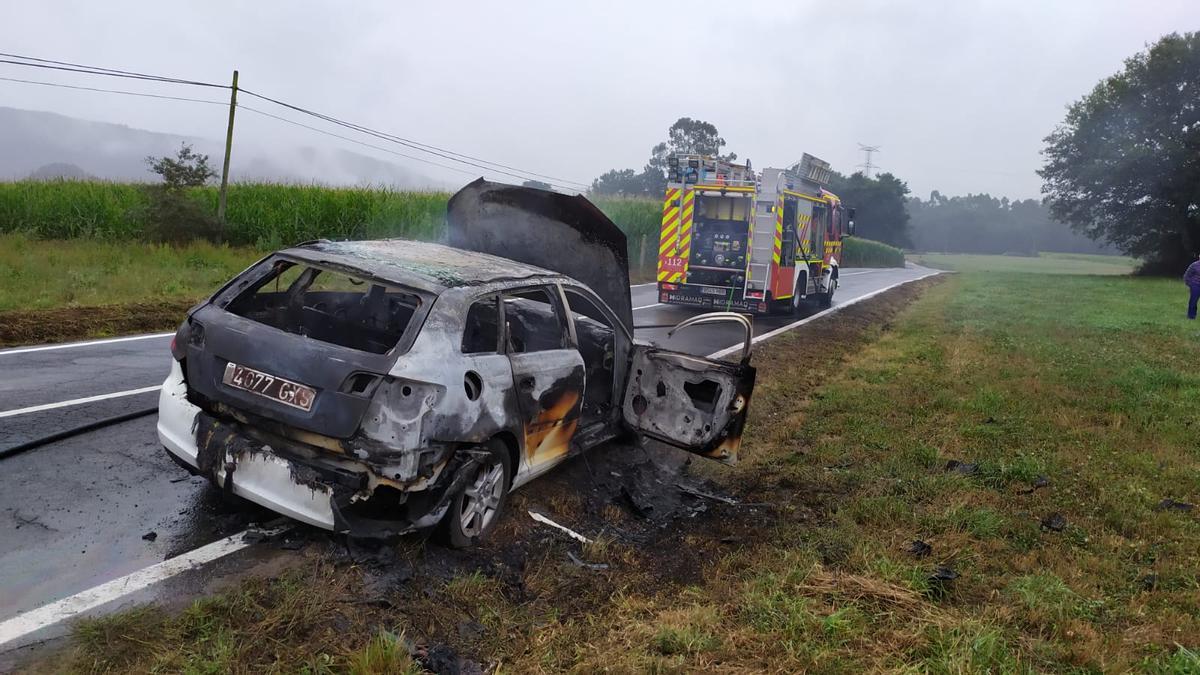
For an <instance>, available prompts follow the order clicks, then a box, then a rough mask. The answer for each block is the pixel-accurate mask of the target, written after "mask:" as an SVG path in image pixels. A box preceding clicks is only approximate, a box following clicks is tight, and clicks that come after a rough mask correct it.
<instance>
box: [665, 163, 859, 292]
mask: <svg viewBox="0 0 1200 675" xmlns="http://www.w3.org/2000/svg"><path fill="white" fill-rule="evenodd" d="M668 163H669V173H670V175H669V176H668V183H667V190H666V195H665V198H664V200H663V217H662V229H661V231H660V234H659V243H658V295H659V300H660V301H661V302H664V303H667V304H673V305H686V306H689V307H703V308H706V309H721V310H730V311H742V312H749V313H753V314H768V313H772V312H781V311H787V312H791V311H796V310H797V309H798V308H799V307H801V306H802V305H803V304H804V302H806V301H807V300H810V299H812V300H816V301H817V302H818V303H819V304H820V305H821V306H823V307H828V306H830V304H831V303H832V302H833V293H834V291H836V290H837V285H838V265H839V259H840V258H841V254H842V237H843V236H846V235H849V234H852V233H853V228H854V222H853V218H854V210H853V209H845V208H843V207H842V202H841V200H840V199H838V198H837V196H836V195H834V194H833V193H832V192H829V191H828V190H826V189H825V186H826V185H828V184H829V176H830V168H829V164H828V163H827V162H824V161H822V160H819V159H817V158H816V157H813V156H811V155H808V154H806V155H804V157H803V159H801V160H800V162H798V163H797V164H795V165H793V166H791V167H789V168H787V169H763V170H762V171H760V172H757V173H756V172H755V171H754V170H752V169H751V167H750V165H749V162H747V163H746V164H734V163H732V162H726V161H723V160H720V159H717V158H713V157H705V156H699V155H679V156H674V157H671V158H670V159H669V160H668Z"/></svg>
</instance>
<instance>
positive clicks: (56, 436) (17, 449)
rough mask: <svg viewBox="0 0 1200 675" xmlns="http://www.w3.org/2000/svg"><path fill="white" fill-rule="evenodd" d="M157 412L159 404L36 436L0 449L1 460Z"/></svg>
mask: <svg viewBox="0 0 1200 675" xmlns="http://www.w3.org/2000/svg"><path fill="white" fill-rule="evenodd" d="M155 412H158V404H155V405H153V406H150V407H149V408H141V409H139V410H132V411H130V412H127V413H121V414H120V415H113V416H112V417H104V418H102V419H98V420H96V421H94V422H88V423H87V424H81V425H79V426H77V427H71V428H70V429H64V430H62V431H56V432H54V433H52V434H48V435H46V436H42V437H40V438H35V439H33V440H29V441H25V442H24V443H19V444H17V445H14V446H12V447H11V448H4V449H3V450H0V460H2V459H8V458H9V457H13V456H15V455H19V454H21V453H22V452H26V451H28V450H33V449H34V448H38V447H41V446H43V445H46V444H48V443H54V442H55V441H61V440H63V439H65V438H70V437H72V436H78V435H79V434H83V433H87V432H89V431H93V430H95V429H101V428H103V427H107V426H109V425H112V424H120V423H121V422H128V421H129V420H133V419H137V418H139V417H145V416H146V415H150V414H152V413H155Z"/></svg>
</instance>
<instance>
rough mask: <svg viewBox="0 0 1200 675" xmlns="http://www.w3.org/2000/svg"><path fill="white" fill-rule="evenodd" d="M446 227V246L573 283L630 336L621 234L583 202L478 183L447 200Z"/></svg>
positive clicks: (626, 269) (630, 314)
mask: <svg viewBox="0 0 1200 675" xmlns="http://www.w3.org/2000/svg"><path fill="white" fill-rule="evenodd" d="M446 222H447V225H448V235H449V243H450V245H451V246H456V247H459V248H464V249H469V250H472V251H481V252H484V253H490V254H492V255H497V256H502V257H504V258H508V259H511V260H518V261H520V262H523V263H528V264H530V265H536V266H538V267H543V268H546V269H549V270H554V271H556V272H560V273H562V274H565V275H567V276H570V277H572V278H575V279H578V280H579V281H581V282H583V283H584V284H586V285H587V286H589V287H590V288H591V289H592V290H593V291H595V292H596V294H597V295H599V296H600V297H601V298H602V299H603V300H604V302H605V303H606V304H607V305H608V306H609V307H610V308H611V309H612V310H613V311H614V312H616V314H617V317H618V318H619V319H620V320H621V322H622V323H624V324H625V327H626V328H627V329H629V330H632V327H633V305H632V301H631V299H630V296H629V252H628V248H627V245H626V241H625V233H624V232H622V231H621V229H620V228H618V227H617V226H616V225H615V224H613V222H612V221H611V220H609V219H608V217H607V216H605V215H604V214H603V213H602V212H601V211H600V209H598V208H596V206H595V205H594V204H592V203H591V202H589V201H588V200H587V199H585V198H584V197H582V196H570V195H564V194H559V193H557V192H550V191H548V190H538V189H535V188H526V187H517V186H514V185H503V184H500V183H491V182H488V181H485V180H483V179H482V178H481V179H479V180H477V181H475V182H473V183H471V184H470V185H468V186H466V187H464V188H463V189H461V190H459V191H458V192H457V193H455V194H454V196H453V197H451V198H450V202H449V205H448V206H447V212H446Z"/></svg>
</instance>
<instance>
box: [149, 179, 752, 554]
mask: <svg viewBox="0 0 1200 675" xmlns="http://www.w3.org/2000/svg"><path fill="white" fill-rule="evenodd" d="M447 223H448V238H449V244H434V243H423V242H416V241H406V240H398V239H391V240H381V241H355V242H332V241H315V242H309V243H305V244H301V245H299V246H295V247H293V248H289V249H286V250H281V251H279V252H277V253H274V254H272V255H269V256H267V257H266V258H264V259H263V260H261V261H259V262H258V263H256V264H255V265H253V266H251V267H250V268H249V269H247V270H246V271H245V272H243V273H242V274H240V275H238V276H237V277H236V278H234V279H233V280H232V281H230V282H229V283H227V284H226V285H225V286H224V287H222V288H221V289H220V290H218V291H217V292H216V293H215V294H214V295H213V296H212V297H211V298H210V299H209V300H207V301H205V302H203V303H201V304H200V305H198V306H197V307H195V308H193V309H192V310H190V311H189V313H188V316H187V318H186V320H185V321H184V322H183V324H182V325H181V326H180V327H179V330H178V332H177V333H176V335H175V339H174V340H173V342H172V346H171V351H172V356H173V360H172V363H171V371H170V374H169V375H168V377H167V379H166V381H165V382H164V384H163V388H162V393H161V395H160V399H159V418H158V435H159V438H160V439H161V441H162V443H163V445H164V446H165V447H166V450H167V451H168V452H169V453H170V455H171V456H172V457H173V458H175V459H176V460H177V461H178V462H179V463H181V464H182V465H183V466H185V467H186V468H188V469H189V470H191V471H193V472H196V473H199V474H203V475H204V476H206V477H208V478H209V479H210V480H212V481H213V482H214V483H215V484H216V485H217V486H218V487H220V488H221V489H223V490H225V491H227V492H230V493H232V494H234V495H238V496H241V497H244V498H246V499H249V500H251V501H253V502H257V503H258V504H261V505H263V506H266V507H268V508H270V509H272V510H274V511H277V512H279V513H282V514H284V515H287V516H290V517H292V518H294V519H296V520H300V521H303V522H305V523H309V524H312V525H315V526H318V527H322V528H326V529H330V530H334V531H338V532H347V533H352V534H357V535H365V536H390V535H398V534H403V533H406V532H412V531H415V530H423V529H427V528H434V527H435V526H436V527H440V529H441V531H442V533H443V534H444V538H445V539H446V540H447V541H448V542H449V543H450V544H452V545H454V546H466V545H470V544H471V543H472V542H474V541H475V540H476V539H477V538H479V537H481V536H483V535H485V534H486V533H487V532H488V530H489V529H490V528H491V527H492V526H493V525H494V523H495V522H496V519H497V514H498V513H499V512H500V511H501V510H502V509H503V507H504V504H505V501H506V498H507V495H508V493H509V492H510V491H511V490H512V489H514V488H516V487H519V486H520V485H522V484H523V483H526V482H528V481H529V480H531V479H533V478H535V477H537V476H538V475H540V474H542V473H544V472H546V471H547V470H549V469H550V468H552V467H554V466H555V465H556V464H558V463H560V462H562V461H563V460H564V459H566V458H567V457H570V456H572V455H574V454H576V453H579V452H582V451H583V450H586V449H588V448H591V447H594V446H596V445H599V444H601V443H604V442H606V441H609V440H611V439H613V438H614V437H617V436H620V435H626V434H631V433H632V434H639V435H643V436H645V437H650V438H653V439H656V440H658V441H661V442H664V443H668V444H671V445H674V446H677V447H679V448H683V449H685V450H688V451H690V452H693V453H697V454H700V455H703V456H706V457H710V458H713V459H717V460H720V461H723V462H733V461H734V460H735V459H736V456H737V450H738V446H739V444H740V440H741V434H742V428H743V425H744V424H745V419H746V412H747V406H748V404H749V400H750V395H751V391H752V389H753V385H754V369H753V367H751V366H750V365H749V347H750V324H749V322H748V321H747V320H746V319H745V318H744V317H741V316H738V315H729V314H718V315H700V316H697V317H693V318H692V319H690V320H688V321H686V322H684V324H681V325H680V326H678V327H677V328H681V327H684V326H685V325H690V324H695V323H706V322H711V321H736V322H739V323H740V324H741V325H742V326H743V327H744V328H745V333H746V342H745V347H744V349H743V354H742V359H741V361H740V362H736V363H735V362H725V361H715V360H711V359H705V358H701V357H697V356H692V355H689V354H684V353H679V352H674V351H669V350H665V349H661V348H658V347H655V346H652V345H650V344H647V343H644V342H640V341H637V340H634V338H633V331H632V309H631V302H630V292H629V274H628V263H627V259H626V247H625V237H624V235H623V233H621V231H620V230H619V229H618V228H617V227H616V226H615V225H613V223H612V222H611V221H609V220H608V218H606V217H605V216H604V215H603V214H602V213H600V211H599V210H598V209H596V208H595V207H594V206H593V205H592V204H591V203H590V202H588V201H587V200H586V199H584V198H582V197H571V196H566V195H561V194H556V193H552V192H546V191H541V190H536V189H532V188H522V187H514V186H507V185H499V184H493V183H488V182H486V181H482V180H480V181H476V182H475V183H472V184H471V185H468V186H467V187H466V188H464V189H463V190H462V191H460V192H459V193H458V194H456V195H455V196H454V197H452V198H451V201H450V205H449V209H448V217H447Z"/></svg>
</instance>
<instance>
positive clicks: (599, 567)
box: [567, 551, 608, 572]
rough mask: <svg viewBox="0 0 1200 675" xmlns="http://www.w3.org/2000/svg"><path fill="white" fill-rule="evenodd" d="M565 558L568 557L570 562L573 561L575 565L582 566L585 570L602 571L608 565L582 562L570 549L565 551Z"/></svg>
mask: <svg viewBox="0 0 1200 675" xmlns="http://www.w3.org/2000/svg"><path fill="white" fill-rule="evenodd" d="M567 558H569V559H570V561H571V563H573V564H574V565H575V566H576V567H582V568H584V569H586V570H593V571H596V572H602V571H604V570H607V569H608V565H607V564H606V563H590V562H584V561H583V560H580V559H579V556H577V555H575V554H574V553H572V552H570V551H567Z"/></svg>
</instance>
